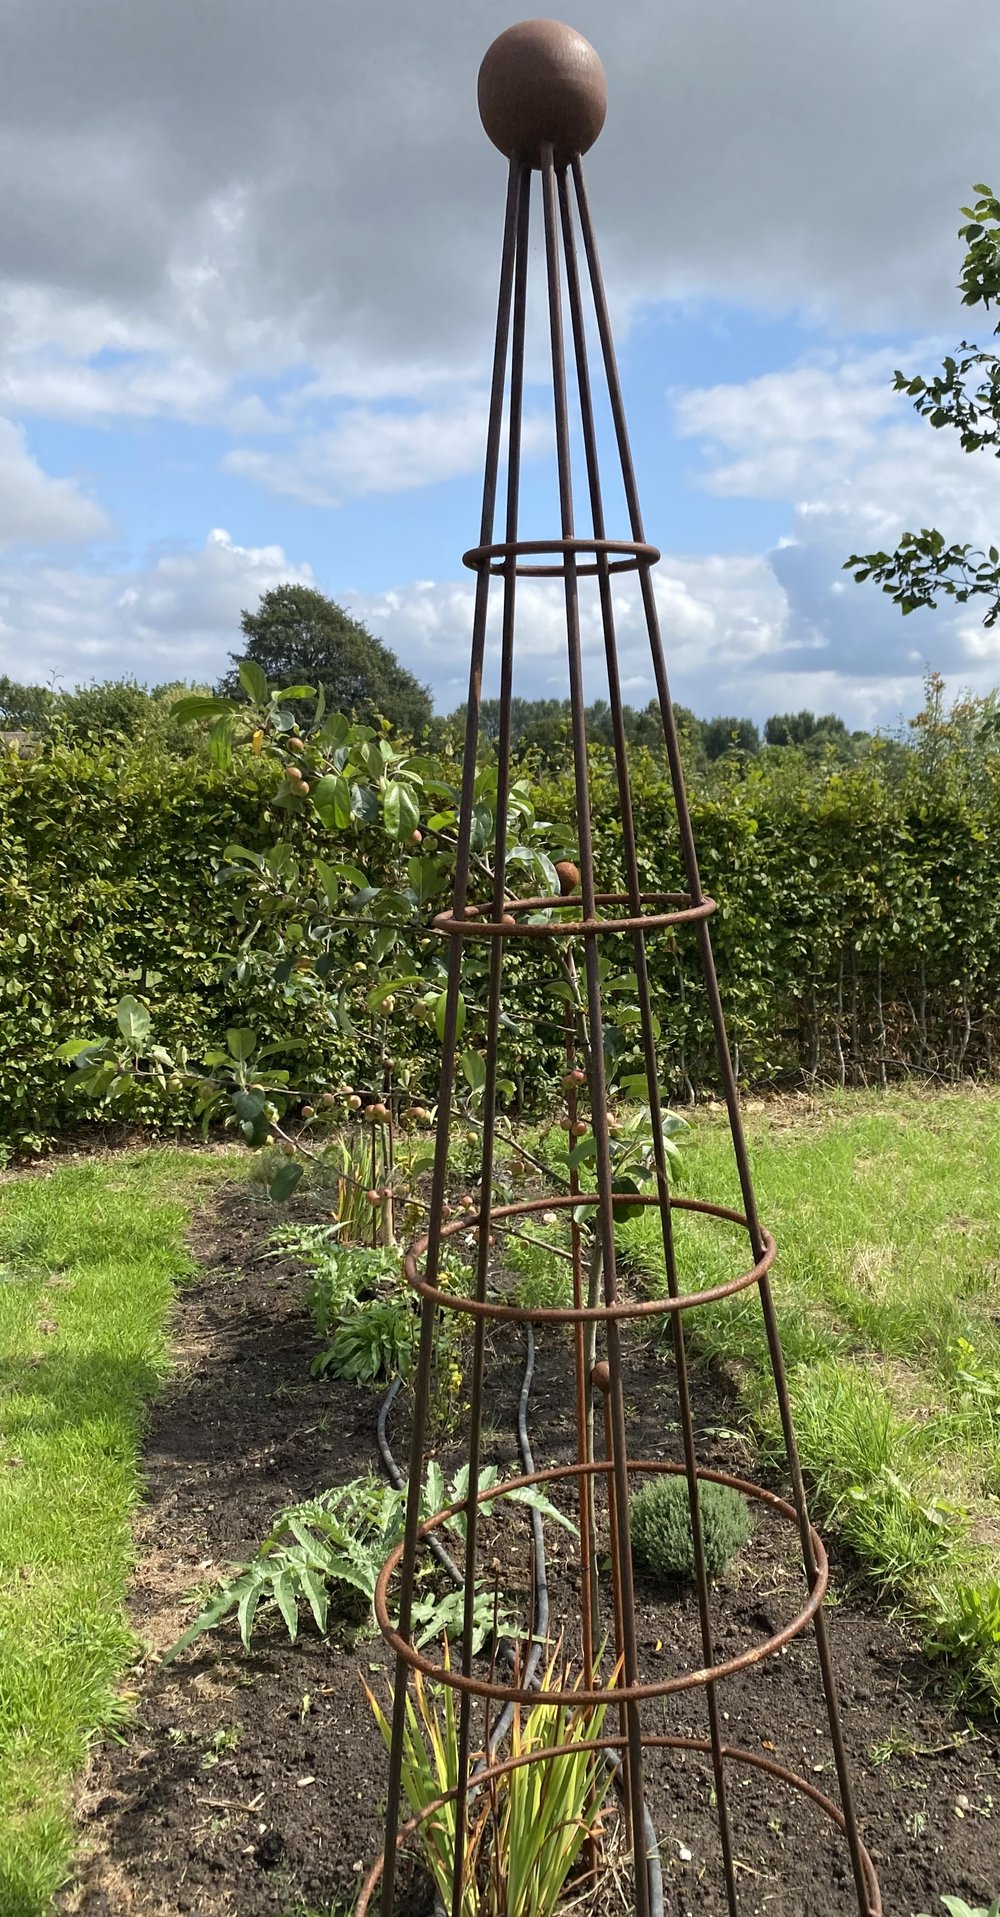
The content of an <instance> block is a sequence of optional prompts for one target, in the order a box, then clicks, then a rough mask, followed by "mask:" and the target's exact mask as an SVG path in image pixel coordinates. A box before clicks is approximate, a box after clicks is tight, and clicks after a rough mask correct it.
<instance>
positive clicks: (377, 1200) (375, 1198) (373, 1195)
mask: <svg viewBox="0 0 1000 1917" xmlns="http://www.w3.org/2000/svg"><path fill="white" fill-rule="evenodd" d="M365 1197H366V1198H367V1200H368V1203H369V1204H370V1205H380V1204H381V1202H382V1200H381V1196H380V1194H379V1193H378V1192H377V1191H376V1190H375V1187H374V1185H372V1186H370V1187H369V1189H368V1191H366V1192H365Z"/></svg>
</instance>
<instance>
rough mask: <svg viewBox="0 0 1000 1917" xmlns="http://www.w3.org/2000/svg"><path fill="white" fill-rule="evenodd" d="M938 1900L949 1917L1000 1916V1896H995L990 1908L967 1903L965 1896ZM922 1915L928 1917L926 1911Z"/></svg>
mask: <svg viewBox="0 0 1000 1917" xmlns="http://www.w3.org/2000/svg"><path fill="white" fill-rule="evenodd" d="M938 1902H939V1903H942V1904H943V1905H944V1907H945V1910H946V1911H947V1912H948V1917H1000V1897H994V1899H993V1902H992V1903H991V1904H990V1906H989V1908H988V1909H987V1907H986V1905H985V1904H976V1905H972V1904H967V1903H966V1902H965V1899H964V1898H963V1897H940V1898H939V1899H938ZM922 1917H927V1913H926V1911H924V1912H923V1913H922Z"/></svg>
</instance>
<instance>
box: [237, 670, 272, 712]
mask: <svg viewBox="0 0 1000 1917" xmlns="http://www.w3.org/2000/svg"><path fill="white" fill-rule="evenodd" d="M238 670H239V675H240V685H241V686H242V687H243V690H244V692H245V693H246V695H247V698H248V699H249V701H250V703H251V705H254V706H265V705H266V704H267V678H266V675H265V674H264V673H263V672H262V671H261V669H260V667H259V665H258V664H257V661H256V659H241V660H240V662H239V668H238Z"/></svg>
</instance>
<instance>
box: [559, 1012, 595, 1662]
mask: <svg viewBox="0 0 1000 1917" xmlns="http://www.w3.org/2000/svg"><path fill="white" fill-rule="evenodd" d="M566 1066H567V1070H570V1071H572V1070H574V1069H575V1067H576V1012H575V1010H574V1009H572V1008H570V1009H569V1010H567V1013H566ZM566 1106H567V1111H568V1115H569V1121H570V1125H571V1126H572V1125H574V1124H575V1123H576V1117H577V1112H578V1111H579V1108H580V1106H579V1099H578V1097H577V1091H576V1086H575V1085H574V1086H572V1087H571V1089H570V1091H569V1093H568V1095H567V1099H566ZM569 1138H570V1147H571V1156H572V1144H573V1142H574V1134H573V1132H572V1131H570V1132H569ZM569 1188H570V1193H571V1194H573V1195H575V1194H576V1193H577V1192H578V1191H579V1189H580V1174H579V1171H578V1169H577V1167H576V1165H574V1164H571V1165H570V1170H569ZM570 1257H571V1258H572V1261H573V1309H574V1310H575V1311H579V1310H580V1309H581V1307H582V1306H583V1304H584V1302H585V1300H584V1295H583V1245H582V1235H581V1231H580V1227H579V1225H578V1224H577V1221H576V1219H575V1218H574V1217H573V1216H572V1214H570ZM573 1366H574V1386H575V1398H576V1455H577V1457H578V1458H579V1459H580V1461H581V1463H583V1464H592V1463H593V1459H592V1458H591V1456H590V1432H589V1423H588V1419H587V1402H588V1397H589V1394H590V1390H591V1384H590V1380H589V1378H588V1377H587V1362H586V1331H585V1328H584V1325H583V1322H582V1320H578V1322H577V1323H576V1324H574V1326H573ZM577 1509H578V1511H579V1514H580V1626H581V1636H582V1639H583V1682H584V1688H585V1689H586V1690H588V1691H589V1690H592V1689H593V1682H594V1656H595V1652H596V1650H597V1644H596V1641H595V1630H596V1626H597V1588H596V1586H597V1566H596V1564H595V1563H594V1561H593V1553H592V1549H591V1544H592V1539H593V1512H594V1487H593V1481H592V1479H591V1477H590V1474H589V1473H582V1474H581V1476H580V1478H579V1479H578V1482H577Z"/></svg>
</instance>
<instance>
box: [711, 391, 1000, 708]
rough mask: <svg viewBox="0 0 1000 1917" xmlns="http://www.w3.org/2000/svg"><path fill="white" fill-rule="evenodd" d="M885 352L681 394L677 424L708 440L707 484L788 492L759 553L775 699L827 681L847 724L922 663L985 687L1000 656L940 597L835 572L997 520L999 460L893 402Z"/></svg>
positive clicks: (890, 697) (914, 687)
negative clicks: (779, 657) (912, 609)
mask: <svg viewBox="0 0 1000 1917" xmlns="http://www.w3.org/2000/svg"><path fill="white" fill-rule="evenodd" d="M930 357H932V354H931V353H929V354H928V358H930ZM895 363H897V356H895V355H893V354H892V353H881V354H878V355H872V356H868V357H866V358H863V359H855V360H851V359H841V360H839V361H836V360H832V359H827V360H825V361H824V362H822V363H816V364H810V365H805V366H796V367H791V368H788V369H787V370H785V371H783V372H778V373H771V374H768V375H766V376H765V377H763V378H760V379H755V380H751V381H748V382H746V383H745V384H743V385H730V386H721V385H720V386H715V387H711V388H707V389H705V390H703V391H698V392H690V393H687V394H684V395H683V396H681V397H680V398H679V400H678V402H677V422H678V428H679V431H680V432H681V433H682V435H684V436H687V437H691V438H696V437H700V438H702V439H703V442H704V445H703V450H704V455H705V463H704V467H703V470H702V475H701V477H702V483H703V484H704V485H706V486H707V487H708V489H709V490H710V491H712V492H714V493H717V494H720V495H726V496H729V497H750V498H777V499H781V500H785V501H787V502H788V508H789V522H788V523H789V533H788V535H787V536H786V537H785V538H784V539H782V540H781V541H780V542H779V543H778V544H777V546H776V547H775V549H774V551H773V552H772V553H771V554H770V564H771V568H772V570H773V573H774V576H775V579H776V581H777V582H778V584H779V585H780V587H781V589H782V591H783V593H784V595H785V598H786V601H787V609H788V610H787V632H788V644H789V658H788V669H789V672H790V674H792V675H794V676H793V677H791V678H790V679H789V683H788V685H787V687H786V693H787V696H786V697H785V699H784V701H783V704H784V705H785V706H787V705H789V704H792V703H795V704H810V703H812V698H813V697H814V696H815V691H816V689H817V688H819V689H822V688H824V687H825V688H826V691H827V696H828V698H829V700H830V702H831V703H832V704H834V705H836V706H837V709H838V710H841V711H847V709H848V707H850V709H851V711H852V712H863V713H864V714H865V715H866V717H865V718H863V719H859V720H858V723H867V720H868V717H870V714H871V712H872V711H874V710H880V711H881V710H888V709H891V708H892V707H893V703H894V701H898V699H899V698H900V697H902V694H903V689H904V688H908V693H907V697H908V698H909V700H910V702H911V703H912V700H913V698H914V695H915V691H919V682H920V677H921V673H922V671H923V670H924V668H925V667H926V666H934V667H935V668H939V669H941V670H943V671H945V672H948V673H950V674H951V675H953V676H955V677H961V678H962V679H964V680H966V681H967V682H968V683H969V684H970V685H972V686H973V687H974V688H976V689H979V690H985V689H986V686H987V684H988V683H989V675H990V674H991V673H995V661H996V657H997V654H996V651H995V649H994V648H993V647H992V645H991V644H989V643H987V642H986V641H987V640H988V635H984V634H983V633H982V630H981V627H980V626H979V624H978V623H977V621H976V620H975V617H974V615H973V616H970V609H969V608H957V607H954V606H953V605H952V604H951V602H949V601H947V600H944V601H942V602H941V604H940V606H939V608H938V609H937V610H936V611H934V612H921V613H917V614H913V615H911V616H910V617H909V618H907V619H903V618H902V616H901V614H900V613H899V611H898V609H897V608H896V607H894V606H892V605H891V604H890V603H889V601H888V600H887V599H885V598H884V597H883V596H882V595H881V594H880V593H879V592H878V590H877V588H874V587H872V586H870V585H869V586H866V587H861V588H859V587H855V586H854V585H853V583H851V582H850V580H849V579H847V578H845V574H844V571H843V565H844V560H845V558H846V557H847V555H848V553H850V552H852V551H858V552H867V551H872V550H877V549H884V550H890V551H891V550H892V549H894V548H895V546H896V544H897V542H898V540H899V538H900V535H901V534H902V533H903V532H905V531H907V530H911V529H914V528H920V527H922V526H929V525H936V526H938V527H940V529H941V530H942V531H943V532H944V534H945V537H946V538H948V539H949V540H951V539H954V540H958V541H969V542H971V543H972V544H976V543H981V544H987V545H988V544H989V543H990V542H992V541H995V540H996V538H997V532H998V529H1000V466H998V464H997V462H996V461H995V460H994V459H991V458H990V457H989V456H988V455H980V456H973V457H970V456H969V455H967V454H964V453H963V452H962V450H961V447H960V445H959V442H958V437H957V435H956V434H955V433H954V432H952V431H950V430H948V429H946V428H944V429H941V430H940V431H937V432H935V431H934V430H933V429H932V428H930V427H929V426H928V425H927V423H926V422H925V421H923V420H918V419H917V418H915V417H908V416H907V414H906V412H905V409H904V411H903V412H902V414H901V413H900V407H901V406H904V402H903V401H901V400H900V398H899V396H898V395H896V394H894V393H893V392H892V390H891V371H890V369H891V367H892V366H893V365H894V364H895ZM817 654H818V655H823V656H820V657H816V656H815V655H817ZM990 662H992V663H990ZM817 675H818V677H817ZM810 683H811V684H812V686H813V692H812V695H810V696H807V687H808V686H809V685H810ZM765 686H766V680H765V679H761V681H760V692H763V691H764V689H765ZM757 696H758V697H759V696H760V693H758V694H757Z"/></svg>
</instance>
